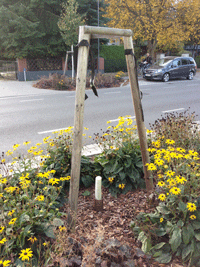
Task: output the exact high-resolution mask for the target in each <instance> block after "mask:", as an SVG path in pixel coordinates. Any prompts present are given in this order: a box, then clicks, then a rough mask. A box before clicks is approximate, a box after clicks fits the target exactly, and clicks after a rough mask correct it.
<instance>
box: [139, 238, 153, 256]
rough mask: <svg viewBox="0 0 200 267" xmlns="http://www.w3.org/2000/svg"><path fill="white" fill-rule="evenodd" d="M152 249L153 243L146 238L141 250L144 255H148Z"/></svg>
mask: <svg viewBox="0 0 200 267" xmlns="http://www.w3.org/2000/svg"><path fill="white" fill-rule="evenodd" d="M150 249H151V242H150V240H149V239H148V238H147V237H146V238H145V240H144V241H143V242H142V247H141V250H142V251H143V252H144V253H147V252H148V251H149V250H150Z"/></svg>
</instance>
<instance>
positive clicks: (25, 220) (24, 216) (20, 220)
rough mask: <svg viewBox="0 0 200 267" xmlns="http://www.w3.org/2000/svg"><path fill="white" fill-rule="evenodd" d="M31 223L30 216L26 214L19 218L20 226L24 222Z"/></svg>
mask: <svg viewBox="0 0 200 267" xmlns="http://www.w3.org/2000/svg"><path fill="white" fill-rule="evenodd" d="M29 221H30V216H29V215H28V214H26V213H23V214H22V215H21V216H20V218H19V222H20V224H21V223H23V222H29Z"/></svg>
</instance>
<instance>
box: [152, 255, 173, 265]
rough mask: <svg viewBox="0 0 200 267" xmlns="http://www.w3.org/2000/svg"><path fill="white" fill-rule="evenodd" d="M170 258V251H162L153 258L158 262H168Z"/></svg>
mask: <svg viewBox="0 0 200 267" xmlns="http://www.w3.org/2000/svg"><path fill="white" fill-rule="evenodd" d="M171 259H172V255H171V254H170V253H162V254H161V255H160V256H159V257H158V258H156V259H155V260H156V261H158V262H160V263H169V262H170V261H171Z"/></svg>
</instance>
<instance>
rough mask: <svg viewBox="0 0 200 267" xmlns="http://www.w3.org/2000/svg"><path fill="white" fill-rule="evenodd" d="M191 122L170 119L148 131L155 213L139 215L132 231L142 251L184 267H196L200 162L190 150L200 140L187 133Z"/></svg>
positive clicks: (184, 118)
mask: <svg viewBox="0 0 200 267" xmlns="http://www.w3.org/2000/svg"><path fill="white" fill-rule="evenodd" d="M193 118H194V114H192V115H188V114H186V113H184V114H181V115H176V116H175V115H174V114H169V115H166V117H165V118H163V119H162V120H157V121H156V123H155V124H154V125H153V127H152V129H153V130H154V132H152V130H150V131H148V132H149V134H151V135H152V136H151V143H150V144H149V149H148V150H149V152H150V153H151V163H149V164H148V170H149V171H152V176H153V178H154V181H155V182H156V189H155V198H156V201H155V203H154V204H155V211H154V212H152V213H140V214H139V215H138V216H137V218H136V219H135V220H134V221H133V222H132V227H133V231H134V234H135V236H136V237H137V238H138V240H139V241H140V242H141V243H142V250H143V251H144V252H145V253H150V254H151V255H153V257H155V258H156V260H157V261H158V262H160V263H169V262H170V261H171V259H172V257H174V256H177V257H180V258H182V260H183V261H184V262H189V265H188V266H200V255H199V249H200V184H199V177H200V163H199V160H200V157H199V154H198V153H197V152H196V151H195V149H194V146H195V145H196V144H197V143H198V142H200V140H199V133H197V132H195V131H194V128H193V129H191V127H192V119H193ZM180 129H181V130H180ZM181 145H182V146H181ZM157 203H158V204H157Z"/></svg>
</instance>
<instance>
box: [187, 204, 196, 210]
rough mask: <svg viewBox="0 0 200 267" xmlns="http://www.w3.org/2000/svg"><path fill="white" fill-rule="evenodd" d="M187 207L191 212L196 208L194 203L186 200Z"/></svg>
mask: <svg viewBox="0 0 200 267" xmlns="http://www.w3.org/2000/svg"><path fill="white" fill-rule="evenodd" d="M187 209H188V210H189V211H191V212H193V211H195V210H196V209H197V207H196V205H195V204H194V203H191V202H188V203H187Z"/></svg>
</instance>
